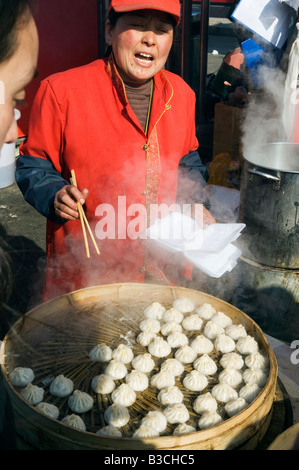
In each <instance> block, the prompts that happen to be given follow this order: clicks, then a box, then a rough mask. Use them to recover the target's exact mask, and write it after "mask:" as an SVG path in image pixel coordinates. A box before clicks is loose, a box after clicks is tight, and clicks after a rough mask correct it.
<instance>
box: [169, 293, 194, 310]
mask: <svg viewBox="0 0 299 470" xmlns="http://www.w3.org/2000/svg"><path fill="white" fill-rule="evenodd" d="M172 306H173V307H174V308H176V309H178V310H179V311H180V312H181V313H189V312H192V311H193V310H194V309H195V305H194V303H193V301H192V300H191V299H188V298H187V297H181V298H179V299H176V300H175V301H174V302H173V304H172Z"/></svg>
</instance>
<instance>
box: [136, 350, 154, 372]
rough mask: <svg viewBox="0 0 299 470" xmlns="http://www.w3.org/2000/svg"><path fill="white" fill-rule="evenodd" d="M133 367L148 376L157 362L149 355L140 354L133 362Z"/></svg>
mask: <svg viewBox="0 0 299 470" xmlns="http://www.w3.org/2000/svg"><path fill="white" fill-rule="evenodd" d="M132 366H133V367H134V369H136V370H139V371H140V372H143V373H144V374H147V373H148V372H151V371H152V370H153V368H154V367H155V361H154V360H153V358H152V356H151V355H150V354H149V353H145V354H139V355H138V356H135V357H134V359H133V360H132Z"/></svg>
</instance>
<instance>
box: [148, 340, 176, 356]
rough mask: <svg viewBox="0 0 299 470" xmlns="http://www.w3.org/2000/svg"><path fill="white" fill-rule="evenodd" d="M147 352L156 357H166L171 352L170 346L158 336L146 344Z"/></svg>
mask: <svg viewBox="0 0 299 470" xmlns="http://www.w3.org/2000/svg"><path fill="white" fill-rule="evenodd" d="M148 352H149V353H150V354H152V355H153V356H156V357H166V356H169V354H170V353H171V346H170V345H169V344H168V343H167V341H165V340H164V339H163V338H161V337H159V336H158V337H157V338H155V339H154V340H153V341H152V342H151V343H150V344H149V345H148Z"/></svg>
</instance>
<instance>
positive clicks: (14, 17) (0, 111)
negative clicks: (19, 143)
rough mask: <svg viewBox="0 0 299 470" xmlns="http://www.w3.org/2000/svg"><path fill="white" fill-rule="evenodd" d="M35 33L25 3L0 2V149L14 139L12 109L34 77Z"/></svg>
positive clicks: (36, 48) (35, 63)
mask: <svg viewBox="0 0 299 470" xmlns="http://www.w3.org/2000/svg"><path fill="white" fill-rule="evenodd" d="M37 57H38V33H37V29H36V25H35V22H34V19H33V17H32V13H31V9H30V1H29V0H0V148H1V147H2V145H3V143H4V142H15V141H16V140H17V138H18V131H17V124H16V121H15V118H14V108H15V107H16V106H17V105H18V103H19V102H22V101H24V99H25V87H26V85H28V83H29V82H30V81H31V80H32V78H33V77H34V75H35V74H36V67H37Z"/></svg>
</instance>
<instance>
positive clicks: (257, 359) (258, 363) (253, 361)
mask: <svg viewBox="0 0 299 470" xmlns="http://www.w3.org/2000/svg"><path fill="white" fill-rule="evenodd" d="M245 364H246V366H247V367H255V368H256V369H263V370H264V369H267V368H268V366H269V359H268V357H267V356H264V355H263V354H261V353H260V352H255V353H251V354H249V355H248V356H246V358H245Z"/></svg>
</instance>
